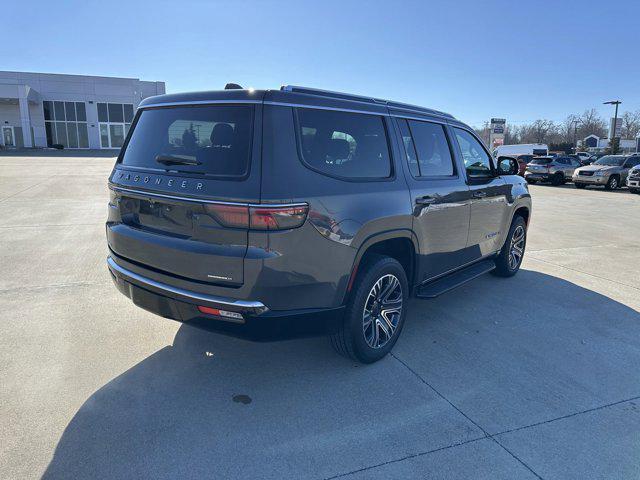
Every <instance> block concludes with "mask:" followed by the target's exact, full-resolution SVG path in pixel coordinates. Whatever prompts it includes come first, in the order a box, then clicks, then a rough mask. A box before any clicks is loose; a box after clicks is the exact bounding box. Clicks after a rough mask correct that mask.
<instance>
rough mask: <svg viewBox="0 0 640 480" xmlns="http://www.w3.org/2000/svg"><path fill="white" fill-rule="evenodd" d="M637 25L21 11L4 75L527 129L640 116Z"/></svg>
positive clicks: (578, 11)
mask: <svg viewBox="0 0 640 480" xmlns="http://www.w3.org/2000/svg"><path fill="white" fill-rule="evenodd" d="M27 4H29V6H30V7H31V8H29V9H27V8H26V5H27ZM589 4H591V5H592V6H589ZM639 22H640V2H638V1H637V0H633V1H632V0H621V1H616V2H605V3H602V2H586V1H582V2H579V1H548V0H545V1H529V2H523V1H513V0H512V1H504V2H494V1H480V0H476V1H466V0H456V1H449V2H447V1H437V2H436V1H422V2H420V1H417V2H409V1H407V2H394V1H391V0H389V1H387V2H378V1H368V2H367V1H358V2H356V1H349V0H342V1H326V0H322V1H321V0H316V1H304V0H298V1H295V2H262V1H260V2H243V1H228V2H213V1H201V2H187V1H178V0H174V1H171V2H164V1H152V2H151V1H150V2H136V1H134V0H130V1H127V2H119V1H101V2H90V1H80V2H73V1H67V2H51V1H50V0H47V1H29V2H17V1H16V2H8V3H5V4H3V7H2V31H3V33H4V35H3V37H4V38H5V39H14V40H13V41H11V42H10V44H6V43H5V46H7V45H11V48H5V49H4V50H3V55H2V60H0V69H2V70H19V71H34V72H54V73H79V74H89V75H110V76H123V77H138V78H141V79H143V80H163V81H165V82H166V83H167V91H168V92H178V91H189V90H210V89H219V88H222V86H224V84H225V83H226V82H229V81H233V82H237V83H240V84H241V85H243V86H247V87H248V86H252V87H255V88H277V87H279V86H280V85H281V84H294V85H305V86H312V87H317V88H324V89H329V90H339V91H346V92H352V93H359V94H364V95H371V96H376V97H382V98H389V99H393V100H399V101H405V102H409V103H416V104H419V105H424V106H428V107H432V108H437V109H441V110H445V111H448V112H450V113H453V114H454V115H455V116H456V117H458V118H460V119H461V120H463V121H466V122H467V123H470V124H472V125H481V124H482V123H483V122H484V121H485V120H487V119H488V118H489V117H491V116H497V117H506V118H507V121H508V122H509V123H515V124H518V123H521V122H525V121H532V120H535V119H537V118H546V119H551V120H562V119H563V118H564V117H565V116H566V115H567V114H569V113H580V112H582V111H584V110H585V109H588V108H592V107H595V108H597V109H598V110H599V111H600V112H601V113H602V114H603V115H605V116H606V115H609V114H610V113H611V112H610V110H611V108H610V107H605V106H603V105H601V104H602V102H603V101H606V100H610V99H613V98H620V99H621V100H622V101H623V105H622V106H621V107H622V111H624V110H639V109H640V23H639Z"/></svg>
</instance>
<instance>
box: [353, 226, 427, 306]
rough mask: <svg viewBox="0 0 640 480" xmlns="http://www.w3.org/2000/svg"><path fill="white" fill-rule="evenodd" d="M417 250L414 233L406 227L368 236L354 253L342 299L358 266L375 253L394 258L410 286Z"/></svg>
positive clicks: (414, 272) (418, 249)
mask: <svg viewBox="0 0 640 480" xmlns="http://www.w3.org/2000/svg"><path fill="white" fill-rule="evenodd" d="M419 251H420V248H419V244H418V238H417V237H416V235H415V233H413V232H412V231H411V230H408V229H401V230H391V231H387V232H381V233H378V234H375V235H372V236H370V237H368V238H367V239H366V240H365V241H364V242H362V244H361V245H360V247H359V248H358V253H357V254H356V257H355V260H354V262H353V265H352V267H351V275H350V277H349V282H348V284H347V288H346V289H345V294H344V300H345V301H346V298H347V297H348V295H349V293H350V292H351V289H352V287H353V283H354V281H355V279H356V278H357V276H358V272H359V270H360V266H361V265H362V264H363V263H366V261H367V258H369V256H371V255H375V254H378V255H386V256H389V257H391V258H395V259H396V260H397V261H398V262H399V263H400V264H401V265H402V267H403V268H404V270H405V272H406V274H407V280H408V282H409V287H410V288H411V286H412V285H413V284H414V278H415V275H416V270H417V262H416V256H417V252H419Z"/></svg>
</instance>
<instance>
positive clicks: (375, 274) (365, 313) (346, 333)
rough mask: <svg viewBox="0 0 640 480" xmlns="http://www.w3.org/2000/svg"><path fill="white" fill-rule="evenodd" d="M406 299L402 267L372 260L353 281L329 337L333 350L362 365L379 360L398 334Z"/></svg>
mask: <svg viewBox="0 0 640 480" xmlns="http://www.w3.org/2000/svg"><path fill="white" fill-rule="evenodd" d="M408 299H409V284H408V282H407V275H406V273H405V271H404V268H402V265H400V263H399V262H398V261H397V260H395V259H394V258H391V257H384V256H377V255H376V256H375V257H372V258H371V259H370V261H369V262H367V264H366V265H365V266H364V268H363V270H362V271H361V272H360V274H359V275H358V277H357V278H356V281H355V284H354V286H353V290H352V294H351V298H350V300H349V303H348V304H347V308H346V311H345V315H344V319H343V322H342V325H341V326H340V328H339V330H338V332H336V333H335V334H333V335H331V344H332V346H333V348H334V349H335V350H336V351H337V352H338V353H340V354H341V355H344V356H345V357H349V358H351V359H353V360H356V361H359V362H362V363H373V362H375V361H377V360H380V359H381V358H383V357H384V356H385V355H387V353H389V352H390V351H391V349H392V348H393V345H394V344H395V343H396V340H397V339H398V336H399V335H400V332H401V330H402V326H403V325H404V319H405V316H406V304H407V301H408Z"/></svg>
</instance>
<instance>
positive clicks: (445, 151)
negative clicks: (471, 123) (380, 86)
mask: <svg viewBox="0 0 640 480" xmlns="http://www.w3.org/2000/svg"><path fill="white" fill-rule="evenodd" d="M399 123H400V130H401V132H402V138H403V143H404V145H405V150H406V151H407V157H408V160H409V169H410V170H411V173H412V174H413V175H414V176H415V177H418V176H419V177H450V176H453V175H454V174H455V170H454V167H453V159H452V156H451V149H450V148H449V142H448V141H447V136H446V134H445V132H444V128H443V127H442V125H439V124H437V123H431V122H421V121H417V120H408V121H407V120H400V122H399ZM405 125H406V126H405ZM414 156H415V160H414ZM416 170H417V174H416Z"/></svg>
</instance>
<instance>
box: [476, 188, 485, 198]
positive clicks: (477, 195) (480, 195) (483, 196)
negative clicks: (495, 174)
mask: <svg viewBox="0 0 640 480" xmlns="http://www.w3.org/2000/svg"><path fill="white" fill-rule="evenodd" d="M486 196H487V192H483V191H482V190H480V191H479V192H473V198H485V197H486Z"/></svg>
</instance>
